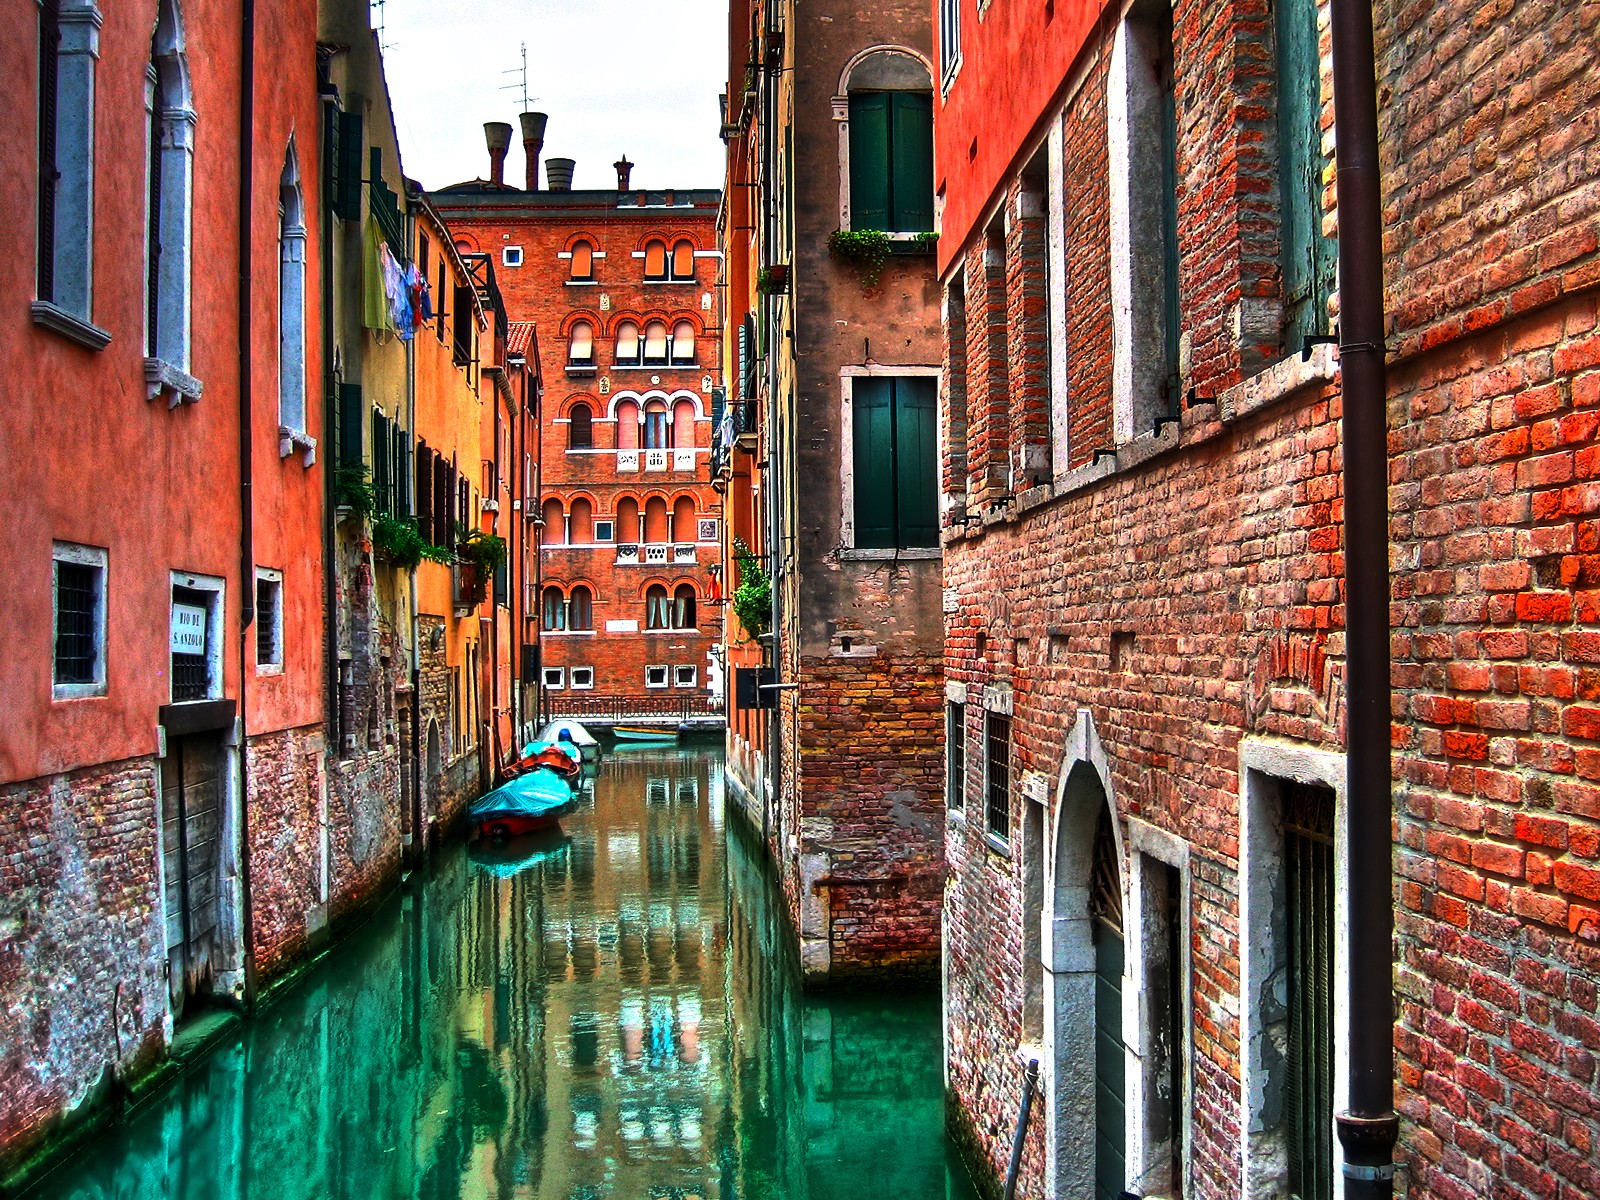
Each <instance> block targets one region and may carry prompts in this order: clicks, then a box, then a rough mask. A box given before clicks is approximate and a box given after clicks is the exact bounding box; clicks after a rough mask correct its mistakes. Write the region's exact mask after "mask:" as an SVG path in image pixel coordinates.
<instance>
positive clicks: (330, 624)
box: [318, 80, 340, 755]
mask: <svg viewBox="0 0 1600 1200" xmlns="http://www.w3.org/2000/svg"><path fill="white" fill-rule="evenodd" d="M322 101H323V105H324V110H323V111H324V112H325V113H327V114H328V116H329V117H330V118H331V119H332V120H333V121H338V119H339V113H340V103H339V93H338V90H337V89H336V88H334V87H333V84H332V82H331V80H330V81H329V83H328V85H327V90H325V91H324V92H323V95H322ZM322 161H323V163H324V164H326V162H327V159H326V157H324V158H323V160H322ZM319 182H320V184H321V188H320V191H321V205H320V207H321V212H320V213H319V214H318V223H319V224H320V226H321V230H322V244H321V246H319V247H318V255H319V257H320V259H321V262H322V279H321V281H320V282H321V285H322V286H321V291H322V612H323V621H324V629H325V634H324V637H323V662H322V670H323V687H324V688H325V689H326V700H325V703H326V705H327V716H326V725H327V730H328V733H329V735H330V736H329V738H328V742H329V744H328V747H327V753H328V754H330V755H336V754H338V752H339V745H338V738H339V613H338V593H337V590H336V586H335V582H334V571H335V569H336V568H335V561H336V559H335V550H334V548H335V546H336V544H337V543H336V540H335V539H336V538H337V537H338V530H337V521H336V519H335V508H336V506H337V504H338V493H337V491H336V490H335V480H336V477H337V473H338V470H339V459H338V457H337V452H336V450H335V447H334V430H336V429H337V428H338V421H339V418H338V411H339V397H338V376H337V375H336V374H335V372H334V359H335V357H336V353H337V352H336V349H335V344H334V325H335V313H334V305H333V278H334V269H335V265H334V253H333V243H334V223H333V197H332V195H331V194H329V191H328V183H329V176H328V172H327V171H326V170H324V171H323V172H322V177H321V179H320V181H319Z"/></svg>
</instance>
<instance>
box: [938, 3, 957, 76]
mask: <svg viewBox="0 0 1600 1200" xmlns="http://www.w3.org/2000/svg"><path fill="white" fill-rule="evenodd" d="M960 65H961V0H939V77H940V78H941V79H943V80H945V81H947V82H948V80H949V79H950V76H952V75H953V74H955V70H956V68H957V67H959V66H960Z"/></svg>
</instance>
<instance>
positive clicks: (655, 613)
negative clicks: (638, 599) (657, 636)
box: [644, 583, 672, 629]
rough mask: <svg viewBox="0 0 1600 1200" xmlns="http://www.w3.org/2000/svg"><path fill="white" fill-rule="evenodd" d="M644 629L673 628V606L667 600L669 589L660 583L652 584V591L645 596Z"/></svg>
mask: <svg viewBox="0 0 1600 1200" xmlns="http://www.w3.org/2000/svg"><path fill="white" fill-rule="evenodd" d="M644 627H645V628H646V629H670V628H672V606H671V604H670V603H669V602H668V600H667V589H666V588H664V587H662V586H661V585H660V584H659V583H656V584H651V585H650V590H649V591H647V592H645V594H644Z"/></svg>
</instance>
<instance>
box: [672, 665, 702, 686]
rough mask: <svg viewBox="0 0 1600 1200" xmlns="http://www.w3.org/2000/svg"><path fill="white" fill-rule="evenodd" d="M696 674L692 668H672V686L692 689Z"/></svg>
mask: <svg viewBox="0 0 1600 1200" xmlns="http://www.w3.org/2000/svg"><path fill="white" fill-rule="evenodd" d="M697 674H698V672H697V671H696V670H695V668H694V667H673V668H672V686H673V687H681V688H692V687H693V686H694V684H695V677H696V675H697Z"/></svg>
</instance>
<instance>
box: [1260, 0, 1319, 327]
mask: <svg viewBox="0 0 1600 1200" xmlns="http://www.w3.org/2000/svg"><path fill="white" fill-rule="evenodd" d="M1274 8H1275V10H1276V16H1277V25H1278V29H1277V35H1278V196H1279V204H1280V207H1281V210H1282V219H1281V221H1280V223H1279V224H1280V228H1281V229H1282V231H1283V232H1282V235H1281V236H1282V238H1283V247H1282V253H1283V300H1284V316H1285V321H1284V331H1285V340H1286V343H1287V348H1288V349H1291V350H1296V349H1299V346H1300V342H1301V339H1302V338H1304V337H1306V336H1308V335H1311V334H1318V333H1322V332H1324V326H1325V325H1326V324H1327V312H1328V294H1329V292H1330V291H1331V289H1332V283H1333V270H1334V247H1333V243H1332V242H1331V241H1330V240H1329V239H1327V238H1325V237H1323V236H1322V171H1323V167H1324V166H1325V165H1326V159H1325V157H1324V156H1323V153H1322V98H1321V94H1320V72H1321V64H1320V59H1319V56H1318V49H1317V6H1316V2H1315V0H1279V3H1277V4H1276V5H1274Z"/></svg>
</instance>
